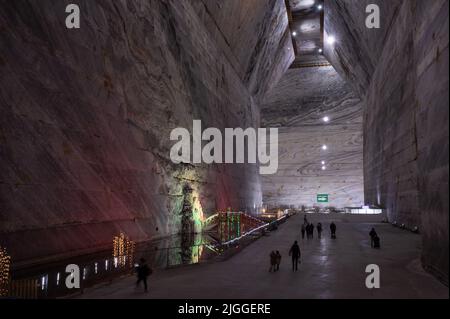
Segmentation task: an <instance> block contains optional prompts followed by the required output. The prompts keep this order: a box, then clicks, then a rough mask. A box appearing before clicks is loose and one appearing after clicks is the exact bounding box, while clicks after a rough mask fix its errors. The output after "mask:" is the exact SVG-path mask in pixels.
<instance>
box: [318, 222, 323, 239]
mask: <svg viewBox="0 0 450 319" xmlns="http://www.w3.org/2000/svg"><path fill="white" fill-rule="evenodd" d="M322 230H323V229H322V223H318V224H317V235H318V236H319V239H321V238H322Z"/></svg>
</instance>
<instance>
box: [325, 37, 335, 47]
mask: <svg viewBox="0 0 450 319" xmlns="http://www.w3.org/2000/svg"><path fill="white" fill-rule="evenodd" d="M335 42H336V38H335V37H333V36H332V35H330V36H329V37H328V38H327V43H328V44H329V45H333V44H334V43H335Z"/></svg>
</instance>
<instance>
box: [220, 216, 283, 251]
mask: <svg viewBox="0 0 450 319" xmlns="http://www.w3.org/2000/svg"><path fill="white" fill-rule="evenodd" d="M284 218H286V216H283V217H280V218H278V219H277V220H276V221H275V222H279V221H280V220H282V219H284ZM275 222H272V223H267V224H264V225H262V226H260V227H258V228H255V229H253V230H251V231H249V232H248V233H245V234H244V235H242V236H241V237H239V238H235V239H233V240H230V241H227V242H225V243H222V244H221V245H222V246H224V245H229V244H231V243H234V242H236V241H238V240H241V239H242V238H244V237H246V236H248V235H251V234H253V233H254V232H256V231H258V230H260V229H261V228H265V227H267V226H270V224H273V223H275Z"/></svg>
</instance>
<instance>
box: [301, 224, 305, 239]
mask: <svg viewBox="0 0 450 319" xmlns="http://www.w3.org/2000/svg"><path fill="white" fill-rule="evenodd" d="M305 234H306V227H305V224H303V225H302V239H305Z"/></svg>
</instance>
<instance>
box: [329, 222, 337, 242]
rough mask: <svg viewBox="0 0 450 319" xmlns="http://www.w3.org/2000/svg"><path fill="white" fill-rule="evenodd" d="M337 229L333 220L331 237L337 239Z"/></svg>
mask: <svg viewBox="0 0 450 319" xmlns="http://www.w3.org/2000/svg"><path fill="white" fill-rule="evenodd" d="M336 230H337V227H336V224H335V223H334V222H332V223H331V225H330V231H331V239H336Z"/></svg>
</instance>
